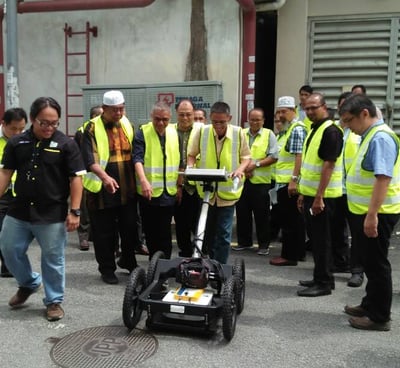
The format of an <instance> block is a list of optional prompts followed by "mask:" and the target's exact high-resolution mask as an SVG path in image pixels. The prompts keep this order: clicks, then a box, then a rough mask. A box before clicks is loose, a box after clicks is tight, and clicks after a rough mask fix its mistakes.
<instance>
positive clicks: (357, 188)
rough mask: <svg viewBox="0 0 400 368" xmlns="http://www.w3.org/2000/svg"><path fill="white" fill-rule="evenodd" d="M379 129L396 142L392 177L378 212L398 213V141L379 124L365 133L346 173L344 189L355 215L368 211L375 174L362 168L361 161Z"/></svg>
mask: <svg viewBox="0 0 400 368" xmlns="http://www.w3.org/2000/svg"><path fill="white" fill-rule="evenodd" d="M381 131H384V132H387V133H388V134H390V135H391V136H392V137H393V139H394V140H395V142H396V144H397V160H396V162H395V164H394V168H393V177H392V180H391V181H390V184H389V187H388V191H387V194H386V198H385V200H384V201H383V203H382V206H381V207H380V208H379V211H378V212H379V213H383V214H395V213H400V160H399V159H398V152H399V143H400V142H399V139H398V137H397V136H396V134H395V133H394V132H393V131H392V130H391V129H390V128H389V127H388V126H387V125H386V124H380V125H377V126H374V127H372V128H371V130H370V131H369V132H368V133H367V135H366V137H365V138H364V140H363V141H362V142H361V145H360V148H359V150H358V152H357V154H356V156H355V158H354V161H353V163H352V164H351V165H350V168H349V171H348V173H347V178H346V190H347V201H348V204H349V210H350V212H352V213H355V214H357V215H362V214H365V213H367V212H368V207H369V203H370V201H371V196H372V191H373V187H374V182H375V176H374V173H373V172H372V171H367V170H364V169H363V168H362V162H363V160H364V157H365V155H366V153H367V151H368V147H369V144H370V142H371V140H372V138H373V137H374V136H375V134H376V133H377V132H381Z"/></svg>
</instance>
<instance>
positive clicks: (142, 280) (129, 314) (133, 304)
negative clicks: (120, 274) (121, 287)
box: [122, 267, 146, 329]
mask: <svg viewBox="0 0 400 368" xmlns="http://www.w3.org/2000/svg"><path fill="white" fill-rule="evenodd" d="M145 288H146V273H145V270H144V269H143V268H142V267H136V268H135V269H134V270H133V271H132V273H131V274H130V276H129V281H128V284H127V285H126V289H125V295H124V302H123V305H122V319H123V320H124V324H125V326H126V327H128V328H129V329H133V328H135V327H136V325H137V324H138V322H139V320H140V317H141V315H142V310H141V309H140V303H139V295H140V294H141V293H142V292H143V291H144V290H145Z"/></svg>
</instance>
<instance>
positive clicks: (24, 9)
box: [0, 0, 155, 117]
mask: <svg viewBox="0 0 400 368" xmlns="http://www.w3.org/2000/svg"><path fill="white" fill-rule="evenodd" d="M154 2H155V0H113V1H110V0H85V1H82V0H48V1H18V4H17V12H18V13H45V12H55V11H73V10H102V9H120V8H143V7H146V6H149V5H151V4H152V3H154ZM4 7H5V4H3V6H2V7H0V25H1V26H2V25H3V19H4ZM15 27H16V21H15ZM1 28H2V27H1ZM12 48H13V45H10V44H7V53H8V52H9V50H10V49H12ZM14 48H15V49H17V46H16V45H14ZM17 71H18V65H15V68H14V74H15V78H16V80H18V73H17ZM16 88H17V89H18V86H16ZM5 95H6V94H5V91H4V54H3V32H2V29H0V99H1V100H0V117H1V116H3V114H4V111H5V108H6V107H5ZM7 95H8V93H7Z"/></svg>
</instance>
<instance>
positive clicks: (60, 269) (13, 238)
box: [0, 216, 67, 305]
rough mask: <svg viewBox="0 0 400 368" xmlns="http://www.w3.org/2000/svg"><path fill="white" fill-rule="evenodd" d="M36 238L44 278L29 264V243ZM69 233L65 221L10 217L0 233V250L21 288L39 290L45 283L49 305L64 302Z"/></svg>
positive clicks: (45, 300) (5, 220) (7, 217)
mask: <svg viewBox="0 0 400 368" xmlns="http://www.w3.org/2000/svg"><path fill="white" fill-rule="evenodd" d="M34 238H36V240H37V241H38V243H39V245H40V248H41V250H42V254H41V268H42V275H43V276H41V275H40V274H39V273H37V272H33V271H32V266H31V263H30V261H29V258H28V255H27V254H26V253H27V251H28V247H29V244H30V243H31V242H32V240H33V239H34ZM66 244H67V231H66V228H65V224H64V222H57V223H53V224H38V225H35V224H31V223H30V222H26V221H21V220H18V219H16V218H14V217H11V216H6V217H5V218H4V222H3V229H2V231H1V232H0V247H1V251H2V254H3V257H4V259H5V261H6V264H7V267H8V268H9V270H10V272H11V273H12V274H13V275H14V277H15V279H16V280H17V282H18V285H19V286H20V287H26V288H29V289H36V288H38V287H39V285H40V284H41V282H42V277H43V284H44V292H45V298H44V299H43V302H44V304H45V305H48V304H52V303H61V302H62V301H63V300H64V289H65V257H64V249H65V245H66Z"/></svg>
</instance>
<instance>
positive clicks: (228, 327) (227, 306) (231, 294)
mask: <svg viewBox="0 0 400 368" xmlns="http://www.w3.org/2000/svg"><path fill="white" fill-rule="evenodd" d="M238 283H239V281H238V279H237V278H236V277H231V278H229V279H228V280H227V281H226V282H225V283H224V285H223V287H222V294H221V297H222V332H223V334H224V337H225V339H226V340H228V341H231V340H232V338H233V336H234V334H235V329H236V318H237V306H236V305H237V301H236V293H237V290H236V289H237V288H238V286H239V285H238Z"/></svg>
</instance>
